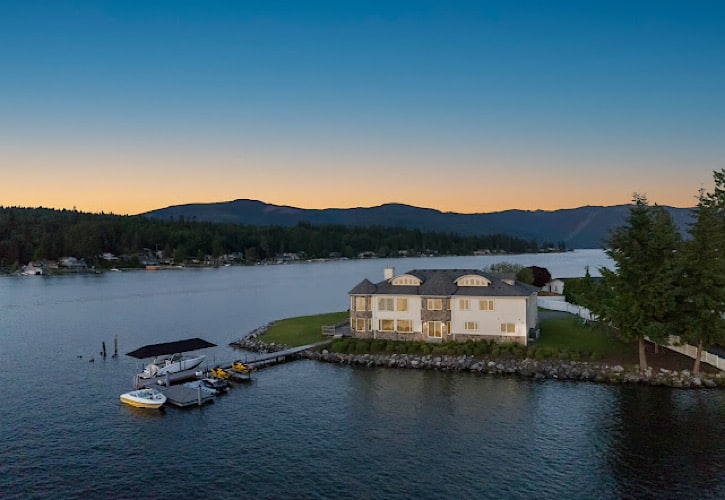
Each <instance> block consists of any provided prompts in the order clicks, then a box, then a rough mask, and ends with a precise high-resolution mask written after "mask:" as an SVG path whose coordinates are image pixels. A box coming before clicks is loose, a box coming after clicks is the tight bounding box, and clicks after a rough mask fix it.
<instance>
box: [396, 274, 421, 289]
mask: <svg viewBox="0 0 725 500" xmlns="http://www.w3.org/2000/svg"><path fill="white" fill-rule="evenodd" d="M390 284H391V285H399V286H420V279H419V278H416V277H415V276H411V275H410V274H401V275H400V276H396V277H394V278H393V279H392V280H391V281H390Z"/></svg>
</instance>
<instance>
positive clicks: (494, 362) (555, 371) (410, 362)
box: [231, 325, 725, 389]
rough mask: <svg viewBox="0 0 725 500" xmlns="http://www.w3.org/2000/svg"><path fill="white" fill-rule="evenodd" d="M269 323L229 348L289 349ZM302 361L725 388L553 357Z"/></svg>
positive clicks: (324, 356) (329, 357) (712, 377)
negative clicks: (270, 336)
mask: <svg viewBox="0 0 725 500" xmlns="http://www.w3.org/2000/svg"><path fill="white" fill-rule="evenodd" d="M269 326H270V325H265V326H263V327H261V328H258V329H257V330H255V331H253V332H251V333H250V334H249V335H247V336H246V337H243V338H241V339H240V340H238V341H236V342H232V343H231V345H233V346H234V347H238V348H240V349H244V350H247V351H252V352H259V353H269V352H277V351H281V350H284V349H288V348H289V347H290V346H288V345H284V344H274V343H272V344H267V343H265V342H262V341H260V340H259V339H258V338H257V337H258V336H259V335H260V334H261V333H263V332H264V331H266V329H267V328H268V327H269ZM298 357H299V358H301V359H312V360H315V361H321V362H324V363H336V364H342V365H351V366H365V367H382V368H401V369H412V370H439V371H450V372H469V373H479V374H485V375H508V376H518V377H522V378H528V379H533V380H570V381H584V382H594V383H600V384H642V385H651V386H663V387H673V388H677V389H715V388H725V372H719V373H717V374H709V373H701V374H700V375H699V376H695V375H693V374H692V373H691V372H690V371H689V370H681V371H671V370H665V369H659V370H653V369H652V368H648V370H647V371H646V372H645V373H644V374H641V373H639V370H638V369H625V368H624V367H623V366H621V365H610V364H607V363H599V362H588V361H561V360H555V359H544V360H535V359H530V358H526V359H509V358H506V359H504V358H489V357H475V356H470V355H461V356H441V355H422V354H344V353H334V352H331V351H329V350H327V349H323V350H321V351H315V350H309V351H304V352H301V353H299V354H298Z"/></svg>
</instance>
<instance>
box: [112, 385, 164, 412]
mask: <svg viewBox="0 0 725 500" xmlns="http://www.w3.org/2000/svg"><path fill="white" fill-rule="evenodd" d="M121 403H125V404H127V405H131V406H135V407H136V408H161V407H162V406H163V405H164V403H166V396H164V395H163V394H161V393H160V392H159V391H157V390H156V389H139V390H137V391H131V392H126V393H124V394H121Z"/></svg>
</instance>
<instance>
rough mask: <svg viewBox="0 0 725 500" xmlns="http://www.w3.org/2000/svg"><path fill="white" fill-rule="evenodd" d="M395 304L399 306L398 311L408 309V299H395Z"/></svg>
mask: <svg viewBox="0 0 725 500" xmlns="http://www.w3.org/2000/svg"><path fill="white" fill-rule="evenodd" d="M395 305H396V307H397V308H398V311H407V310H408V299H397V300H396V301H395Z"/></svg>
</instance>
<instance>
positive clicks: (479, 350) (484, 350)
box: [474, 340, 491, 356]
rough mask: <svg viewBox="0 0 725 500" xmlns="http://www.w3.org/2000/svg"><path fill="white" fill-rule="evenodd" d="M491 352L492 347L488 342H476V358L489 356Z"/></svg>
mask: <svg viewBox="0 0 725 500" xmlns="http://www.w3.org/2000/svg"><path fill="white" fill-rule="evenodd" d="M489 352H491V346H490V345H489V343H488V342H486V341H485V340H481V341H480V342H476V347H475V348H474V353H475V354H476V356H482V355H484V354H488V353H489Z"/></svg>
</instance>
